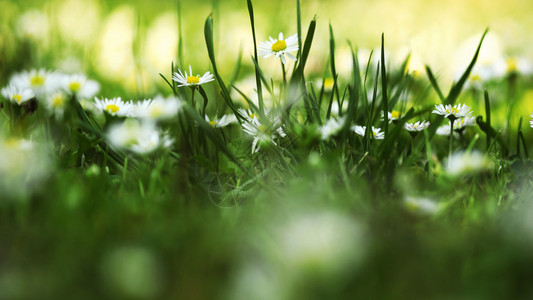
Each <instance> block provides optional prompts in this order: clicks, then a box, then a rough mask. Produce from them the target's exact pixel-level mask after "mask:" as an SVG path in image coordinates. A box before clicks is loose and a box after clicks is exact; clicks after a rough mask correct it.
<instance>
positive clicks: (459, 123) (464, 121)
mask: <svg viewBox="0 0 533 300" xmlns="http://www.w3.org/2000/svg"><path fill="white" fill-rule="evenodd" d="M475 125H476V118H475V117H465V118H460V119H457V120H455V121H454V122H453V130H454V136H456V137H458V136H457V132H461V131H463V130H464V129H465V128H466V127H470V126H475ZM437 134H438V135H445V136H449V135H450V123H448V124H445V125H442V126H440V127H439V128H438V129H437Z"/></svg>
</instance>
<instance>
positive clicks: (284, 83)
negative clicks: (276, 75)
mask: <svg viewBox="0 0 533 300" xmlns="http://www.w3.org/2000/svg"><path fill="white" fill-rule="evenodd" d="M280 63H281V72H282V73H283V85H282V87H281V90H280V97H281V95H283V92H284V91H285V88H286V86H287V73H286V71H285V64H284V63H283V62H282V61H281V60H280Z"/></svg>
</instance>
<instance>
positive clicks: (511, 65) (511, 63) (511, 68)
mask: <svg viewBox="0 0 533 300" xmlns="http://www.w3.org/2000/svg"><path fill="white" fill-rule="evenodd" d="M505 62H506V63H507V73H512V72H516V71H518V66H517V64H516V59H514V58H508V59H507V60H506V61H505Z"/></svg>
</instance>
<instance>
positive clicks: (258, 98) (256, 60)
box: [246, 0, 265, 115]
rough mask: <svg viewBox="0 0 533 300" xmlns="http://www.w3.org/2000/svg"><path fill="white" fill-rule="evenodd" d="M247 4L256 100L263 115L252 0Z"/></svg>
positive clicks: (263, 108)
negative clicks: (252, 48) (252, 46)
mask: <svg viewBox="0 0 533 300" xmlns="http://www.w3.org/2000/svg"><path fill="white" fill-rule="evenodd" d="M246 2H247V3H248V14H249V15H250V23H251V25H252V37H253V40H254V58H253V61H254V65H255V66H256V68H255V83H256V85H257V100H258V102H259V112H260V114H261V115H264V113H265V107H264V103H263V90H262V88H261V78H260V74H259V68H258V67H259V63H258V58H257V39H256V36H255V22H254V8H253V5H252V0H247V1H246Z"/></svg>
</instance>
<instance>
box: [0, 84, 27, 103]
mask: <svg viewBox="0 0 533 300" xmlns="http://www.w3.org/2000/svg"><path fill="white" fill-rule="evenodd" d="M2 96H4V98H6V99H7V100H9V101H11V102H13V103H16V104H18V105H21V104H22V103H23V102H25V101H28V100H30V99H31V98H33V97H35V94H34V93H33V91H32V90H31V89H29V88H23V87H18V86H15V85H13V84H10V85H8V86H6V87H5V88H3V89H2Z"/></svg>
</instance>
